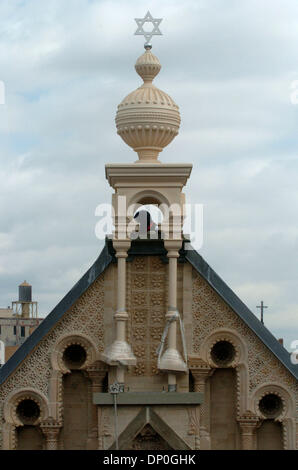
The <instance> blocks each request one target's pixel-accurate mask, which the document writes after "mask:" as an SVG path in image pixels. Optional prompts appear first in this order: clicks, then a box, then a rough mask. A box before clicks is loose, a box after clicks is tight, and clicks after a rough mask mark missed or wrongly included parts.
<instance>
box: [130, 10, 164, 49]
mask: <svg viewBox="0 0 298 470" xmlns="http://www.w3.org/2000/svg"><path fill="white" fill-rule="evenodd" d="M135 22H136V23H137V25H138V27H137V30H136V32H135V35H136V36H144V38H145V39H146V42H145V45H144V47H145V49H151V47H152V46H151V44H150V40H151V38H152V36H162V32H161V31H160V29H159V25H160V23H161V22H162V18H153V16H152V15H151V13H150V11H147V13H146V15H145V16H144V18H135ZM145 23H152V25H153V29H152V31H151V32H149V31H144V28H143V26H144V24H145Z"/></svg>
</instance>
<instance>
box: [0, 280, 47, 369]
mask: <svg viewBox="0 0 298 470" xmlns="http://www.w3.org/2000/svg"><path fill="white" fill-rule="evenodd" d="M42 320H43V318H38V304H37V302H35V301H32V286H31V285H30V284H28V283H27V282H26V281H24V282H23V283H22V284H20V285H19V298H18V300H16V301H13V302H12V306H11V307H7V308H0V341H3V343H4V345H5V362H6V361H7V360H8V359H9V358H10V357H11V355H12V354H13V353H14V352H15V351H16V350H17V349H18V347H19V346H20V345H21V344H23V343H24V341H25V340H26V339H27V338H28V336H30V335H31V333H32V332H33V331H34V330H35V328H36V327H37V326H38V325H39V324H40V323H41V322H42Z"/></svg>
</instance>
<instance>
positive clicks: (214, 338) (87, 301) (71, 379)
mask: <svg viewBox="0 0 298 470" xmlns="http://www.w3.org/2000/svg"><path fill="white" fill-rule="evenodd" d="M126 269H127V285H126V304H127V312H128V321H127V338H128V341H129V343H130V344H131V345H132V349H133V352H134V354H135V356H136V358H137V364H136V365H131V366H129V367H128V369H127V371H126V374H125V392H128V393H129V392H161V391H163V390H167V374H166V373H165V372H163V371H160V370H159V369H158V368H157V353H156V349H157V347H158V345H159V342H160V340H161V337H162V333H163V329H164V326H165V315H164V313H165V309H166V305H167V295H168V293H167V285H168V282H167V281H168V265H167V264H166V263H165V262H164V260H162V259H161V258H160V257H159V256H135V257H134V258H133V259H132V260H129V261H126ZM116 291H117V265H116V264H113V263H112V264H110V265H109V266H108V268H107V269H106V270H105V272H104V273H103V274H102V275H100V276H99V278H97V279H96V280H95V281H94V282H93V283H92V284H91V285H90V287H89V288H88V290H87V291H86V292H85V293H84V294H83V295H82V296H81V297H80V298H79V299H78V300H77V301H76V302H75V304H74V305H73V306H72V307H71V308H70V309H69V310H68V311H66V312H65V314H64V316H63V317H62V318H61V319H60V321H59V322H58V323H57V324H56V325H55V326H54V327H53V328H52V329H51V330H50V331H49V332H48V334H47V335H46V336H45V337H43V339H41V341H40V343H39V344H38V346H37V347H36V348H35V349H34V350H33V351H32V352H31V353H29V355H28V356H27V357H24V359H23V361H22V362H21V364H20V365H19V367H18V368H16V369H15V370H14V372H13V373H12V374H11V375H10V376H9V377H8V378H7V379H6V381H5V382H4V383H3V384H2V385H1V387H0V419H1V433H0V436H1V441H0V442H1V448H2V449H26V448H32V449H40V448H43V449H108V448H113V446H114V445H115V443H114V440H115V439H114V412H113V407H112V406H108V405H106V406H98V405H94V404H93V401H92V397H93V393H96V392H107V391H108V386H109V385H110V384H112V383H113V382H114V380H115V373H116V371H115V369H116V367H115V366H108V365H107V364H104V363H103V362H102V361H101V353H102V351H103V350H104V349H105V347H106V346H107V345H108V344H110V343H111V342H112V341H113V340H114V334H115V333H114V318H113V314H114V312H115V309H116V298H115V295H114V293H115V292H116ZM177 292H178V295H177V306H178V309H179V311H180V314H181V316H182V318H183V322H184V327H185V338H186V345H187V353H188V371H187V373H180V374H177V392H178V393H180V392H190V393H191V392H193V391H196V392H201V393H203V394H204V403H203V404H201V405H196V406H194V405H152V406H151V405H150V406H141V405H133V404H132V405H129V406H119V407H118V429H119V446H120V448H125V449H157V450H159V449H183V448H184V449H199V448H201V449H208V448H210V449H220V448H221V449H241V448H243V449H257V448H277V449H279V448H284V449H295V448H297V441H298V433H297V407H298V389H297V381H296V380H295V378H294V377H293V376H292V375H291V373H290V372H289V371H288V370H287V369H286V368H285V367H284V366H283V364H282V363H281V362H280V361H279V360H278V359H277V358H276V357H275V356H274V355H273V354H272V353H271V352H270V351H269V349H268V348H267V347H266V346H265V345H264V344H263V343H262V341H261V340H260V339H259V338H258V337H257V336H256V335H255V333H254V332H253V331H252V330H250V329H249V328H248V326H247V325H245V324H244V322H243V321H242V320H241V319H240V318H239V317H238V315H237V314H236V313H235V312H234V311H233V310H232V309H231V308H230V307H229V306H228V305H227V304H226V303H225V302H224V301H223V300H222V298H221V297H220V296H219V295H218V294H217V292H216V291H215V290H213V289H212V288H211V287H210V286H209V285H208V283H207V282H206V281H205V280H204V279H203V278H202V277H201V276H200V274H198V273H197V272H196V271H195V269H194V268H192V266H191V265H190V264H189V263H188V262H185V263H178V273H177ZM220 342H221V344H224V345H231V348H232V349H231V351H232V352H233V355H232V356H231V357H230V360H229V361H228V363H226V364H219V363H218V362H217V361H216V359H215V356H214V346H215V345H216V344H218V343H220ZM177 345H178V349H180V351H181V348H182V344H181V340H180V336H179V334H178V333H177ZM69 348H74V349H73V350H72V351H74V352H76V351H77V352H80V351H81V352H82V351H83V353H84V354H83V356H82V361H81V363H80V362H77V363H75V362H73V364H72V363H71V360H72V359H71V358H72V357H75V355H74V356H71V358H70V359H69V358H68V356H67V354H66V352H67V351H71V349H69ZM75 348H77V349H75ZM69 361H70V362H69ZM266 396H269V397H271V398H272V397H273V398H272V399H273V400H274V399H276V400H277V401H276V403H277V404H278V403H280V404H281V405H280V408H278V409H277V414H276V415H275V416H274V417H270V416H267V417H266V416H265V415H264V412H263V411H264V410H262V408H260V403H261V402H262V399H263V398H264V397H266ZM274 397H275V398H274ZM278 400H279V401H278ZM24 403H25V404H27V405H28V404H29V405H30V406H31V411H32V410H33V411H34V409H36V410H38V412H36V414H35V415H34V412H33V411H32V413H31V415H32V416H31V418H30V417H29V418H28V416H27V414H26V413H27V411H26V410H25V412H22V409H23V408H22V406H23V405H24ZM34 407H35V408H34ZM22 413H23V414H22Z"/></svg>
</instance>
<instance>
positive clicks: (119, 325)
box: [113, 241, 130, 390]
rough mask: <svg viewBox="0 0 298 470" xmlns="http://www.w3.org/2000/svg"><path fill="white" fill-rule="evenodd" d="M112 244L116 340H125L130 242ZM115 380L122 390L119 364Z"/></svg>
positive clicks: (122, 373) (122, 377)
mask: <svg viewBox="0 0 298 470" xmlns="http://www.w3.org/2000/svg"><path fill="white" fill-rule="evenodd" d="M113 246H114V249H115V250H116V258H117V260H118V292H117V311H116V313H115V316H114V318H115V320H116V341H121V342H125V341H126V322H127V320H128V314H127V312H126V258H127V250H128V249H129V247H130V242H126V241H114V242H113ZM119 359H120V358H119ZM116 380H117V382H118V383H119V384H120V386H121V387H122V388H123V390H124V382H125V368H124V367H123V366H121V365H118V366H117V371H116Z"/></svg>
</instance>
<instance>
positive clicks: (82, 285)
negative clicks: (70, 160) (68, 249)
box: [0, 240, 298, 385]
mask: <svg viewBox="0 0 298 470" xmlns="http://www.w3.org/2000/svg"><path fill="white" fill-rule="evenodd" d="M113 254H114V250H113V247H112V243H111V241H106V244H105V246H104V248H103V250H102V252H101V253H100V255H99V257H98V258H97V260H96V261H95V263H94V264H93V265H92V266H91V268H90V269H88V271H87V272H86V273H85V274H84V275H83V277H82V278H81V279H80V280H79V281H78V282H77V283H76V284H75V285H74V287H73V288H72V289H71V290H70V291H69V292H68V293H67V294H66V296H65V297H64V298H63V299H62V300H61V301H60V302H59V304H58V305H57V306H56V307H55V308H54V309H53V310H52V312H51V313H50V314H49V315H48V316H47V317H46V318H45V319H44V321H43V322H42V323H41V324H40V325H39V326H38V327H37V328H36V330H34V332H33V333H32V334H31V335H30V336H29V337H28V338H27V340H26V341H25V342H24V343H23V344H22V346H20V347H19V349H17V351H16V352H15V353H14V354H13V355H12V356H11V358H10V359H9V360H8V361H7V363H6V364H4V366H3V367H2V368H1V369H0V385H1V384H2V383H3V382H4V381H5V380H6V379H7V377H9V375H10V374H11V373H12V372H13V371H14V370H15V369H16V368H17V367H18V366H19V365H20V363H21V362H22V361H23V359H24V358H25V357H26V356H27V355H28V354H29V353H30V352H31V351H32V350H33V349H34V348H35V347H36V346H37V344H38V343H39V342H40V341H41V340H42V338H44V337H45V336H46V334H47V333H48V332H49V331H50V330H51V329H52V328H53V327H54V326H55V324H56V323H57V322H58V321H59V320H60V318H62V317H63V315H64V314H65V313H66V312H67V310H69V308H70V307H71V306H72V305H73V304H74V303H75V302H76V301H77V300H78V298H79V297H80V296H81V295H82V294H83V293H84V292H85V291H86V290H87V289H88V288H89V287H90V286H91V285H92V284H93V282H94V281H95V280H96V279H97V278H98V276H100V274H101V273H102V272H103V271H104V270H105V269H106V268H107V267H108V266H109V264H110V263H111V262H112V261H113V259H114V258H113ZM128 254H129V258H128V259H131V258H132V257H134V256H148V255H155V256H162V258H163V259H166V257H165V254H166V250H165V248H164V244H163V241H162V240H154V241H153V240H151V241H150V240H149V241H147V240H135V241H133V242H132V245H131V248H130V250H129V252H128ZM179 261H182V262H185V261H188V262H189V263H190V264H191V265H192V266H193V268H194V269H195V270H196V271H197V272H198V273H199V274H200V275H201V276H202V277H203V279H205V281H206V282H207V283H208V284H209V285H210V286H211V287H212V288H213V289H214V290H215V291H216V292H217V294H218V295H219V296H220V297H221V298H222V299H223V300H224V301H225V303H226V304H227V305H229V307H230V308H231V309H232V310H233V311H234V312H235V313H236V314H237V315H238V316H239V317H240V318H241V319H242V320H243V322H244V323H245V324H246V325H247V326H248V327H249V328H250V329H251V330H252V331H253V332H254V333H255V334H256V335H257V336H258V338H259V339H260V340H261V341H262V342H263V344H265V346H267V348H268V349H269V350H270V351H271V352H272V353H273V354H274V355H275V356H276V357H277V359H279V361H280V362H281V363H282V364H283V365H284V366H285V367H286V368H287V370H288V371H289V372H290V373H291V374H292V375H293V376H294V377H295V378H296V379H298V365H295V364H293V363H292V362H291V358H290V353H289V352H288V351H287V350H286V349H285V348H284V347H283V346H282V345H281V344H280V343H279V341H278V340H277V339H276V338H275V337H274V336H273V335H272V333H270V331H269V330H268V329H267V328H266V327H265V326H264V325H263V324H262V323H261V322H260V321H259V320H258V318H257V317H256V316H255V315H254V314H253V313H252V312H251V311H250V310H249V308H248V307H247V306H246V305H245V304H244V303H243V302H242V301H241V300H240V299H239V297H237V295H236V294H235V293H234V292H233V291H232V289H230V287H228V286H227V284H226V283H225V282H224V281H223V280H222V279H221V278H220V277H219V276H218V275H217V274H216V272H215V271H214V270H213V269H212V268H211V267H210V266H209V264H208V263H207V262H206V261H205V260H204V259H203V258H202V256H201V255H199V254H198V253H197V252H196V251H195V250H194V249H190V250H184V249H182V250H180V258H179Z"/></svg>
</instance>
